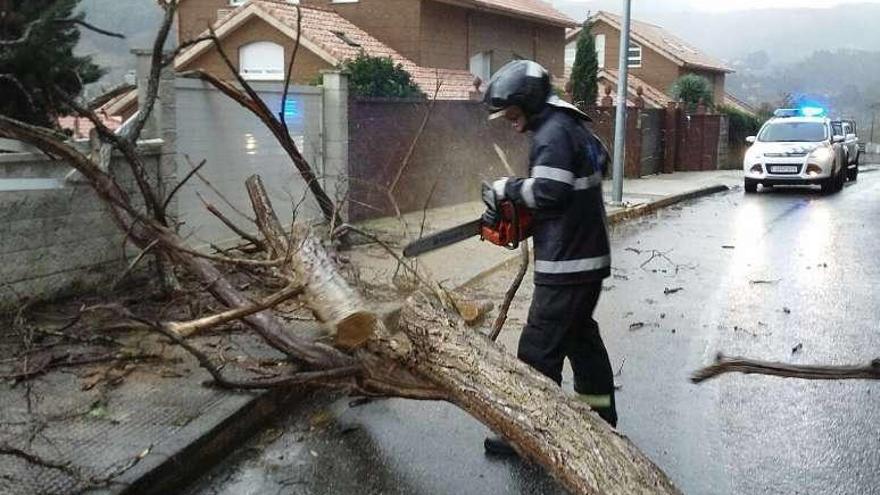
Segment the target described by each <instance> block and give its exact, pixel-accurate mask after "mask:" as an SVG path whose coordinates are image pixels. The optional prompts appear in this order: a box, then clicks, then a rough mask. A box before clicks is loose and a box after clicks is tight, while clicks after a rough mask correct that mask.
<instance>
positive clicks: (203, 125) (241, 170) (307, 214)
mask: <svg viewBox="0 0 880 495" xmlns="http://www.w3.org/2000/svg"><path fill="white" fill-rule="evenodd" d="M176 87H177V91H176V93H177V109H178V112H177V117H178V168H179V170H180V175H184V174H186V172H188V171H189V170H190V165H189V163H188V162H187V160H186V158H187V157H188V158H189V161H190V162H191V163H193V164H197V163H200V162H201V161H202V160H205V161H206V162H207V164H206V165H205V167H204V168H203V169H202V171H201V175H203V176H204V177H205V178H207V179H208V181H209V182H211V184H212V185H213V186H214V188H216V189H217V190H219V191H220V192H221V193H222V195H223V196H225V197H226V198H227V199H228V200H229V201H231V202H232V203H233V204H235V205H236V207H237V208H238V209H239V210H242V211H245V212H249V211H250V202H249V200H248V196H247V191H246V190H245V187H244V182H245V180H246V179H247V178H248V177H249V176H251V175H253V174H259V175H260V176H261V177H262V178H263V181H264V183H265V184H266V187H267V189H268V190H269V194H270V196H271V199H272V201H273V204H274V206H275V208H276V211H277V213H278V215H279V217H280V218H281V219H282V221H283V222H288V221H289V220H290V217H291V213H292V211H293V207H294V205H296V204H298V203H300V201H304V202H303V203H302V205H301V206H300V207H299V212H300V214H301V215H303V218H316V217H319V213H318V211H319V210H318V208H317V205H316V204H315V203H314V202H313V200H312V198H311V196H310V195H308V194H306V188H305V185H304V182H303V180H302V178H301V177H300V175H299V173H298V171H297V170H296V168H295V167H294V166H293V163H292V161H291V160H290V158H289V156H288V155H287V153H286V152H285V151H284V150H283V149H282V148H281V146H280V145H279V144H278V142H277V140H276V139H275V137H274V136H273V135H272V134H271V132H270V131H269V130H268V129H267V128H266V126H265V125H264V124H263V123H262V122H261V121H260V120H259V119H257V118H256V117H255V116H254V115H253V114H251V113H250V112H249V111H248V110H245V109H244V108H242V107H240V106H239V105H238V104H237V103H235V102H234V101H232V100H230V99H229V98H227V97H226V96H224V95H223V94H221V93H220V92H218V91H216V90H214V89H213V88H211V87H209V86H207V85H206V84H204V83H202V82H200V81H192V80H184V79H178V80H177V83H176ZM254 89H255V90H256V91H257V92H258V93H259V94H260V95H261V96H262V98H263V100H264V101H265V102H266V104H267V105H268V106H269V108H270V109H272V111H273V112H275V113H277V112H278V111H279V110H280V108H281V96H282V91H283V83H258V84H254ZM287 114H288V121H287V122H288V127H289V129H290V132H291V134H292V135H293V137H294V141H295V142H296V143H297V145H298V146H299V148H300V150H301V151H302V153H303V156H304V157H305V158H306V160H307V161H308V162H309V163H310V164H311V165H312V167H313V169H314V170H315V171H316V173H317V174H318V175H319V177H321V180H322V181H323V182H324V185H325V187H328V188H330V189H331V190H330V194H331V196H332V195H333V194H334V192H333V186H335V181H333V180H329V179H328V178H327V177H326V176H325V172H326V169H325V166H324V165H325V160H324V149H323V142H322V134H323V133H324V131H323V127H322V126H323V122H324V119H325V117H324V108H323V102H322V92H321V89H320V88H317V87H310V86H294V87H292V90H291V93H290V96H289V102H288V112H287ZM337 120H338V119H337ZM336 125H337V127H338V126H341V125H344V123H339V122H337V124H336ZM336 139H337V140H338V139H343V138H339V137H338V136H336ZM334 158H335V160H336V161H334V162H332V163H337V162H338V161H339V160H344V159H345V157H344V156H339V153H336V156H335V157H334ZM335 167H336V169H337V170H338V168H339V166H338V165H335ZM334 175H336V174H334ZM199 196H201V197H204V198H205V199H207V200H208V201H209V202H211V203H213V204H214V205H215V206H217V207H219V208H220V209H221V210H223V211H225V212H226V213H228V216H229V217H230V218H231V219H234V220H236V221H239V220H242V219H241V217H240V216H238V215H236V214H235V213H234V212H233V211H231V209H230V208H228V207H226V205H225V204H224V203H223V201H222V199H221V198H220V197H219V196H218V195H217V194H216V193H215V192H214V191H213V190H212V189H211V188H210V187H208V186H207V185H206V184H204V183H203V181H200V180H192V181H189V182H188V183H187V184H186V185H185V186H184V187H183V188H182V189H181V191H180V193H179V195H178V200H179V202H180V205H179V208H180V216H181V220H182V221H183V222H184V225H183V226H182V227H181V233H182V234H184V235H185V236H189V237H190V239H191V242H193V243H194V244H202V245H204V244H206V243H223V242H224V241H230V240H234V239H235V235H234V234H232V233H231V232H230V231H229V230H228V229H227V228H226V227H225V226H224V225H223V224H222V223H221V222H220V221H219V220H217V219H216V218H215V217H214V216H213V215H211V214H210V213H209V212H207V211H206V210H205V208H204V207H203V205H202V201H201V199H200V197H199ZM303 198H305V199H303ZM242 224H243V225H247V222H243V223H242Z"/></svg>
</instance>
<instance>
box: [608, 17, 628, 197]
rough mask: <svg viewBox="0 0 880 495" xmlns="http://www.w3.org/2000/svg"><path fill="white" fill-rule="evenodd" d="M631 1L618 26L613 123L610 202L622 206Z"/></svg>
mask: <svg viewBox="0 0 880 495" xmlns="http://www.w3.org/2000/svg"><path fill="white" fill-rule="evenodd" d="M631 10H632V2H631V0H623V22H621V25H620V50H619V51H620V57H619V58H618V66H617V71H618V78H617V114H616V117H615V121H614V167H613V169H612V178H613V182H612V191H611V201H612V202H613V203H614V204H615V205H621V204H623V164H624V157H625V154H626V96H627V87H628V79H629V26H630V13H631Z"/></svg>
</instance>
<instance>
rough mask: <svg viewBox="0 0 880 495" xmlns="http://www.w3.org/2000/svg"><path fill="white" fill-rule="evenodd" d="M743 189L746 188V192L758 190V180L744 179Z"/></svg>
mask: <svg viewBox="0 0 880 495" xmlns="http://www.w3.org/2000/svg"><path fill="white" fill-rule="evenodd" d="M743 189H745V190H746V194H752V193H756V192H758V181H756V180H754V179H746V180H745V181H744V182H743Z"/></svg>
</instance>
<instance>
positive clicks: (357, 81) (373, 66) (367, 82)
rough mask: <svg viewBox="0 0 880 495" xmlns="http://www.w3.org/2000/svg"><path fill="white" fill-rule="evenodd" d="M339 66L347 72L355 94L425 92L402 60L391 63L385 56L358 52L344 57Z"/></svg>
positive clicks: (420, 94)
mask: <svg viewBox="0 0 880 495" xmlns="http://www.w3.org/2000/svg"><path fill="white" fill-rule="evenodd" d="M340 68H341V69H343V70H345V71H346V72H348V74H349V89H350V91H351V93H352V94H354V95H356V96H371V97H388V98H418V97H424V96H425V94H424V93H423V92H422V90H421V89H419V87H418V86H417V85H416V83H415V82H413V80H412V75H411V74H410V73H409V72H407V71H406V69H404V68H403V66H402V65H401V64H397V65H394V61H393V60H391V59H390V58H388V57H372V56H370V55H367V54H365V53H361V54H360V55H358V56H357V57H356V58H353V59H349V60H346V61H345V62H343V63H342V64H341V67H340Z"/></svg>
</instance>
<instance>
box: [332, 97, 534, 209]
mask: <svg viewBox="0 0 880 495" xmlns="http://www.w3.org/2000/svg"><path fill="white" fill-rule="evenodd" d="M427 106H428V103H427V102H424V101H400V100H352V101H351V102H350V107H349V140H350V141H349V143H350V144H349V173H350V175H351V180H350V188H351V190H350V191H351V199H352V200H353V201H352V202H351V210H350V212H349V214H350V215H351V218H352V220H361V219H365V218H371V217H379V216H387V215H393V214H394V210H393V207H392V204H391V203H390V202H389V200H388V198H387V194H386V192H385V191H386V190H387V187H388V185H389V184H390V183H391V181H392V180H393V178H394V176H395V174H396V173H397V171H398V169H399V168H400V166H401V163H402V161H403V157H404V156H405V155H406V152H407V150H408V149H409V146H410V143H411V142H412V140H413V138H414V136H415V135H416V133H417V130H418V128H419V126H420V124H421V122H422V119H423V117H424V115H425V111H426V109H427ZM486 117H487V115H486V111H485V109H484V108H483V107H482V105H480V104H479V103H477V102H470V101H438V102H437V103H436V104H435V106H434V109H433V111H432V113H431V118H430V120H429V122H428V124H427V126H426V127H425V131H424V133H423V134H422V136H421V139H420V140H419V142H418V144H417V146H416V148H415V152H414V153H413V155H412V158H411V160H410V163H409V165H408V167H407V169H406V171H405V173H404V174H403V176H402V179H401V181H400V184H399V186H398V188H397V194H396V195H395V197H396V199H397V202H398V205H399V207H400V208H401V210H402V211H404V212H407V211H418V210H421V209H422V208H423V207H424V206H425V201H426V199H427V198H428V196H429V193H430V191H431V189H432V188H434V184H435V183H436V190H435V191H434V194H433V196H432V198H433V199H432V201H431V203H430V206H431V207H437V206H445V205H453V204H458V203H462V202H467V201H479V200H480V183H481V181H484V180H486V181H491V180H493V179H495V178H497V177H502V176H506V175H509V174H508V173H507V172H506V171H505V169H504V167H503V165H502V163H501V161H500V159H499V158H498V156H497V155H496V154H495V151H494V149H493V146H492V145H493V143H497V144H498V145H499V146H500V147H501V148H502V149H504V150H505V151H506V153H507V155H508V160H509V162H510V164H511V165H512V166H513V167H515V168H516V169H517V171H518V174H525V173H526V171H527V169H528V144H529V143H528V138H527V137H526V136H524V135H520V134H516V133H515V132H513V131H512V130H511V129H510V126H509V125H507V124H505V123H504V122H502V121H499V120H496V121H492V122H489V121H488V120H487V118H486Z"/></svg>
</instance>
